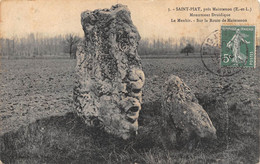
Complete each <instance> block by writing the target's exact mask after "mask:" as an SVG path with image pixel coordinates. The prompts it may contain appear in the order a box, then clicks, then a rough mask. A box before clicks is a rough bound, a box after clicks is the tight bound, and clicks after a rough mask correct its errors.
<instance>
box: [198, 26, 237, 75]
mask: <svg viewBox="0 0 260 164" xmlns="http://www.w3.org/2000/svg"><path fill="white" fill-rule="evenodd" d="M220 53H221V46H220V31H219V30H215V31H213V32H211V33H210V34H209V35H208V36H207V37H206V38H205V39H204V41H203V43H202V45H201V50H200V54H201V61H202V63H203V65H204V67H205V68H206V69H207V71H209V72H210V73H212V74H214V75H217V76H221V77H224V76H232V75H234V74H236V73H238V72H240V71H241V69H242V67H240V68H232V67H221V65H220V63H221V55H220Z"/></svg>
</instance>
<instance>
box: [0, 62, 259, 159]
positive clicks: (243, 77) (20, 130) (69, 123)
mask: <svg viewBox="0 0 260 164" xmlns="http://www.w3.org/2000/svg"><path fill="white" fill-rule="evenodd" d="M74 66H75V60H68V59H51V60H48V59H19V60H1V71H0V74H1V78H0V80H1V81H0V84H1V85H0V152H1V156H0V159H1V160H2V161H3V162H5V163H39V162H40V163H43V162H46V163H62V162H63V163H84V162H89V163H96V162H99V163H134V162H136V163H239V162H240V163H257V160H258V157H259V150H258V147H259V135H258V134H259V130H258V129H259V109H260V105H259V101H260V100H259V97H260V84H259V80H260V67H257V68H256V69H244V70H242V71H241V72H239V73H237V74H235V75H234V76H231V77H218V76H215V75H213V74H211V73H209V72H208V71H207V70H206V69H205V68H204V66H203V65H202V63H201V60H200V59H199V58H192V59H190V58H176V59H145V60H143V68H144V72H145V75H146V84H145V88H144V93H143V95H144V96H143V97H144V104H143V107H142V112H141V113H140V121H139V122H140V133H139V136H138V137H137V138H136V139H135V140H131V141H121V140H120V139H114V138H113V137H110V136H109V135H107V134H103V133H99V132H96V131H95V130H93V129H88V128H86V127H85V126H84V124H83V122H82V120H80V119H79V118H78V117H77V116H75V115H74V114H73V113H72V112H73V101H72V90H73V85H74V79H75V75H74ZM170 74H175V75H177V76H179V77H180V78H182V79H184V82H185V83H187V84H188V86H190V88H191V89H192V90H193V91H194V92H195V95H196V97H197V98H198V100H199V102H200V104H201V105H202V106H203V107H204V109H205V110H206V111H207V112H208V114H209V116H210V118H211V119H212V122H213V124H214V126H215V127H216V129H217V136H218V139H217V140H215V141H202V142H201V144H200V145H199V146H197V147H195V148H193V150H176V149H175V148H174V146H173V147H171V146H172V145H171V144H172V143H171V139H170V137H167V136H170V135H171V131H170V130H166V132H165V131H164V132H162V130H161V129H162V128H161V127H162V125H164V124H163V122H162V112H161V111H162V110H163V109H162V105H161V88H160V87H161V85H162V84H163V83H164V81H165V79H166V77H168V76H169V75H170ZM165 129H170V128H169V127H166V128H165ZM165 136H166V137H165ZM104 137H105V139H104Z"/></svg>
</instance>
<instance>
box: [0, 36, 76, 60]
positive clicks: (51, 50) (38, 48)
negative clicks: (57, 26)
mask: <svg viewBox="0 0 260 164" xmlns="http://www.w3.org/2000/svg"><path fill="white" fill-rule="evenodd" d="M79 41H80V37H79V36H78V35H75V34H67V35H58V36H54V37H42V36H40V35H39V34H29V35H27V36H26V37H21V38H18V37H12V38H1V39H0V45H1V47H0V53H1V56H5V57H8V58H9V57H17V56H19V57H42V56H58V55H64V56H65V55H66V54H67V55H68V56H69V57H70V58H75V54H76V47H77V43H78V42H79Z"/></svg>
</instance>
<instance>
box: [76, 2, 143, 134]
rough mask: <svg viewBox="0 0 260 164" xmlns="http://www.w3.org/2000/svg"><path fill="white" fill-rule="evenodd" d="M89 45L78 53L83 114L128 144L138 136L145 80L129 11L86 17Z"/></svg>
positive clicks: (115, 10)
mask: <svg viewBox="0 0 260 164" xmlns="http://www.w3.org/2000/svg"><path fill="white" fill-rule="evenodd" d="M81 24H82V27H83V30H84V33H85V38H84V40H83V41H82V42H81V43H80V44H79V46H78V50H77V54H76V55H77V65H76V74H77V84H76V87H75V88H74V102H75V108H76V111H77V113H78V114H79V115H80V116H81V117H82V118H84V120H85V123H86V124H87V125H90V126H98V127H100V128H104V130H105V131H107V132H108V133H111V134H115V135H117V136H119V137H122V138H124V139H127V138H129V137H130V136H131V135H132V134H135V133H136V131H137V129H138V117H139V111H140V110H141V103H142V87H143V85H144V81H145V76H144V73H143V71H142V66H141V60H140V57H139V55H138V52H137V46H138V43H139V40H140V35H139V33H138V31H137V29H136V27H135V26H134V25H133V23H132V20H131V16H130V11H129V10H128V8H127V7H126V6H124V5H115V6H112V7H111V8H110V9H102V10H101V9H98V10H95V11H85V12H83V13H82V14H81Z"/></svg>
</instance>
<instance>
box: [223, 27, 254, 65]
mask: <svg viewBox="0 0 260 164" xmlns="http://www.w3.org/2000/svg"><path fill="white" fill-rule="evenodd" d="M245 37H247V35H245V34H242V33H241V32H240V30H239V29H237V30H236V33H235V35H234V36H233V37H232V39H231V40H230V41H229V42H228V43H227V47H228V48H229V49H231V50H232V54H233V58H232V62H234V63H238V62H239V61H238V59H239V60H240V61H242V62H245V61H246V55H245V54H243V53H241V52H240V46H241V45H240V43H241V41H242V42H243V43H245V44H249V43H250V42H248V41H246V40H245V39H244V38H245Z"/></svg>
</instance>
